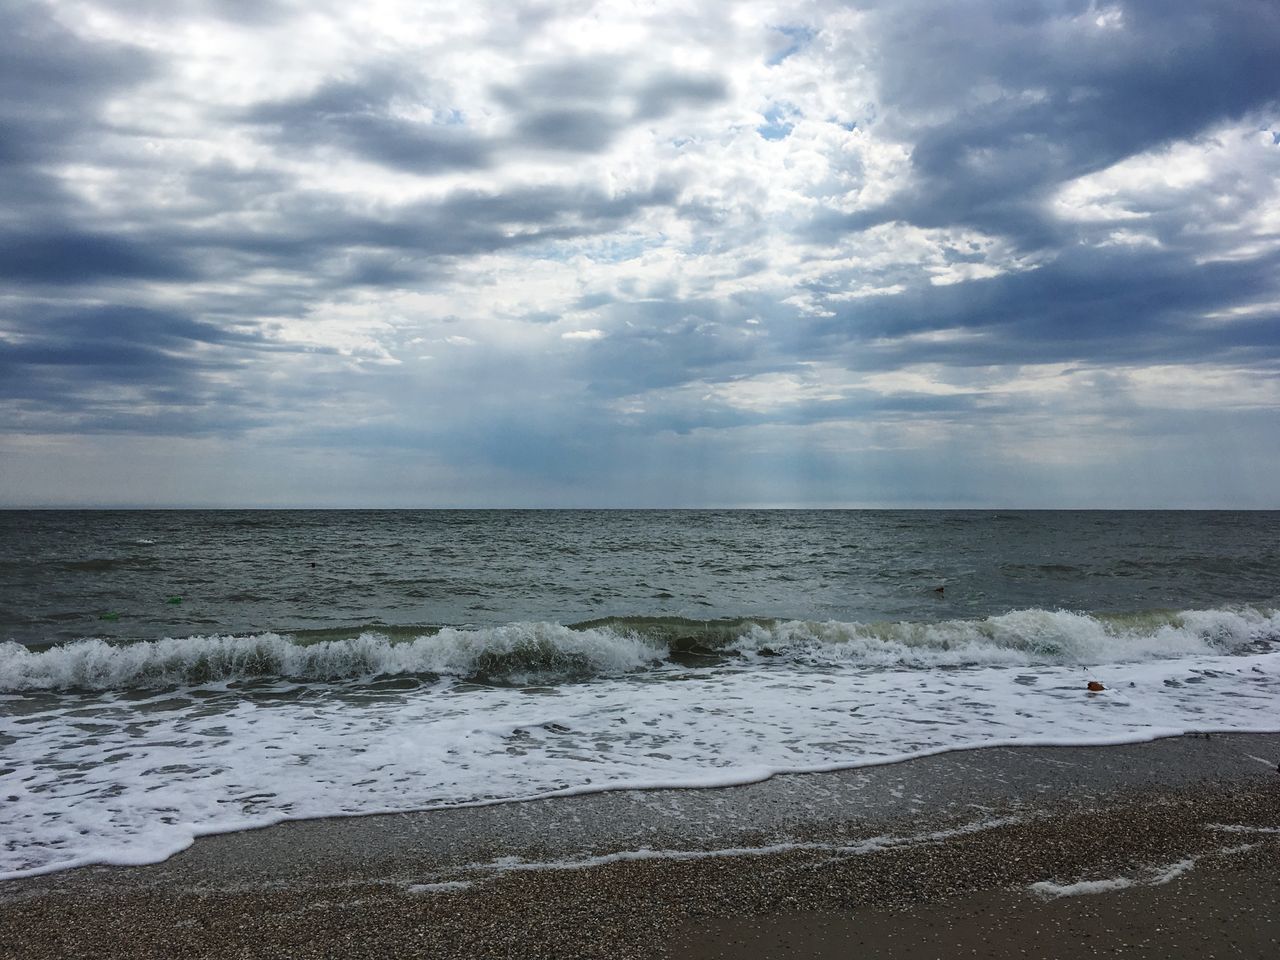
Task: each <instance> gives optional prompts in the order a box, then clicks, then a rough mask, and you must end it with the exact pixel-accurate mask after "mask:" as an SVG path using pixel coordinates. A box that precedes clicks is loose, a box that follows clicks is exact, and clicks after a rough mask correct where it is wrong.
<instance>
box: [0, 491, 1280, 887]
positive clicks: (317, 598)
mask: <svg viewBox="0 0 1280 960" xmlns="http://www.w3.org/2000/svg"><path fill="white" fill-rule="evenodd" d="M1091 683H1092V684H1093V686H1094V687H1095V689H1092V690H1091V689H1090V684H1091ZM1099 687H1100V688H1101V689H1097V688H1099ZM1213 731H1258V732H1263V731H1266V732H1278V731H1280V513H1276V512H1060V511H1030V512H1019V511H991V510H970V511H949V510H940V511H931V510H918V511H891V510H849V511H845V510H837V511H801V510H782V511H754V510H741V511H625V510H619V511H555V510H546V511H516V510H473V511H438V510H403V511H354V510H352V511H302V510H299V511H276V510H254V511H248V510H246V511H235V510H220V511H146V510H138V511H7V512H0V879H6V878H16V877H22V876H31V875H36V874H41V873H48V872H52V871H57V870H64V869H68V868H72V867H78V866H84V865H88V864H145V863H154V862H158V861H161V860H163V859H165V858H167V857H170V856H172V855H173V854H175V853H177V852H178V851H181V850H183V849H184V848H186V847H187V846H189V845H190V844H191V843H192V842H193V840H194V839H195V838H197V837H199V836H202V835H206V834H212V833H221V832H228V831H235V830H242V829H248V828H253V827H260V826H265V825H268V824H273V823H277V822H280V821H285V820H296V819H304V818H314V817H346V816H356V815H364V814H374V813H386V812H392V811H410V810H428V809H434V808H441V807H454V806H460V805H476V804H490V803H503V802H513V801H519V800H524V799H529V798H535V797H549V796H557V795H568V794H577V793H584V792H591V791H602V790H623V789H646V788H655V787H688V788H696V787H709V786H727V785H732V784H741V783H747V782H752V781H757V780H760V779H763V778H766V777H770V776H772V775H775V774H778V773H782V772H801V771H824V770H837V769H843V768H850V767H858V766H865V765H871V764H883V763H892V762H897V761H900V760H903V759H906V758H910V757H917V756H922V755H926V754H931V753H938V752H942V751H950V750H963V749H970V748H977V747H983V746H990V745H1015V744H1028V745H1030V744H1036V745H1046V744H1108V743H1120V742H1136V741H1143V740H1149V739H1155V738H1159V737H1167V736H1174V735H1178V734H1183V733H1188V732H1213Z"/></svg>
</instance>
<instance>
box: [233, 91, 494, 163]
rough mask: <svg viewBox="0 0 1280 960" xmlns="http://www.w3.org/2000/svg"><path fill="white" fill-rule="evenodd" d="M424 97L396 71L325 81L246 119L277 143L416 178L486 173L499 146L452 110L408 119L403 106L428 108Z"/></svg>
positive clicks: (259, 108)
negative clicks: (342, 155) (341, 154)
mask: <svg viewBox="0 0 1280 960" xmlns="http://www.w3.org/2000/svg"><path fill="white" fill-rule="evenodd" d="M423 99H424V96H423V92H422V91H420V90H419V89H418V88H417V87H416V86H415V85H414V84H413V83H412V82H410V80H409V78H407V77H403V76H400V75H398V74H397V73H396V72H395V71H394V70H392V69H379V70H373V71H370V72H369V73H368V74H366V75H365V76H362V77H361V78H360V79H358V80H337V81H331V82H329V83H326V84H323V85H322V86H321V87H320V88H319V89H317V90H315V91H314V92H312V93H311V94H308V95H306V96H302V97H295V98H291V99H286V100H276V101H270V102H265V103H259V104H258V105H256V106H254V107H253V108H251V109H250V110H248V111H247V112H245V114H244V119H245V120H247V121H248V122H249V123H251V124H254V125H259V126H262V127H265V128H267V129H269V130H270V131H272V136H273V137H274V139H275V140H276V141H277V142H280V143H282V144H286V145H289V146H291V147H294V148H298V149H303V150H313V149H323V150H334V149H337V150H343V151H346V152H349V153H352V154H355V155H357V156H360V157H363V158H364V159H366V160H371V161H373V162H375V163H381V164H384V165H385V166H388V167H393V168H396V169H399V170H407V171H411V172H414V173H424V174H431V173H442V172H445V171H449V170H459V169H479V168H483V167H485V166H488V165H489V163H490V161H491V153H492V150H493V145H492V144H491V143H490V142H488V141H487V140H486V139H485V138H484V137H480V136H477V135H476V134H475V133H474V132H472V131H471V130H469V129H468V128H467V126H466V125H465V123H464V122H463V118H462V117H461V116H460V115H458V114H456V113H452V112H450V113H446V114H445V115H444V116H443V117H441V118H440V119H439V120H438V121H437V120H434V119H433V120H431V121H418V120H408V119H404V118H403V117H401V116H398V115H396V113H395V107H396V106H397V105H402V106H403V107H405V108H408V107H410V106H420V105H421V103H422V102H423Z"/></svg>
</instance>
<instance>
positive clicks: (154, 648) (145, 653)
mask: <svg viewBox="0 0 1280 960" xmlns="http://www.w3.org/2000/svg"><path fill="white" fill-rule="evenodd" d="M345 632H346V633H347V634H348V635H347V636H335V633H337V631H332V630H327V631H324V632H323V638H322V637H321V636H316V635H307V634H306V633H295V634H280V633H263V634H257V635H253V636H193V637H182V638H166V639H163V640H149V641H138V642H133V643H108V642H106V641H104V640H101V639H85V640H77V641H74V642H71V643H66V644H61V645H58V646H54V647H50V648H47V649H44V650H32V649H30V648H28V647H25V646H22V645H20V644H17V643H12V642H9V643H3V644H0V691H6V692H17V691H24V690H63V689H87V690H110V689H126V688H131V687H151V686H167V685H190V684H210V683H220V682H227V681H235V680H249V679H268V678H282V679H289V680H296V681H309V682H321V681H339V680H352V679H357V678H361V677H375V676H388V675H407V674H413V675H429V676H435V677H438V678H452V679H456V680H465V681H472V682H481V683H498V684H531V683H556V682H572V681H581V680H588V679H591V678H593V677H604V676H618V675H622V674H627V673H633V672H636V671H640V670H645V669H652V668H656V667H662V666H672V665H679V666H682V667H692V668H698V667H705V666H715V665H723V664H738V665H742V666H746V667H750V666H751V665H763V664H764V663H765V662H766V661H769V660H772V659H778V658H781V659H782V660H785V661H786V662H788V663H792V664H797V665H811V666H815V667H864V668H879V667H896V668H903V667H905V668H920V669H928V668H937V667H961V666H974V665H987V666H1030V665H1035V664H1081V665H1087V664H1102V663H1123V662H1133V661H1142V660H1156V659H1167V658H1174V657H1184V656H1197V655H1204V654H1219V655H1220V654H1224V653H1225V654H1237V653H1239V654H1243V653H1251V652H1261V651H1265V650H1267V649H1270V648H1271V647H1272V646H1273V645H1275V644H1276V643H1277V642H1278V641H1280V611H1277V610H1272V609H1267V608H1255V607H1241V608H1238V609H1213V610H1188V611H1182V612H1161V611H1152V612H1146V613H1138V614H1126V615H1114V614H1110V615H1106V614H1099V615H1090V614H1084V613H1074V612H1071V611H1066V610H1042V609H1034V608H1033V609H1026V610H1014V611H1012V612H1010V613H1006V614H1001V615H999V616H993V617H987V618H985V619H981V620H943V621H936V622H883V623H846V622H839V621H825V622H819V621H798V620H789V621H778V620H762V619H744V620H713V621H698V620H683V619H678V618H609V619H605V620H596V621H590V622H588V623H581V624H576V625H572V626H565V625H561V624H556V623H510V624H506V625H503V626H497V627H485V628H477V629H459V628H453V627H445V628H441V629H434V628H425V627H423V628H403V627H400V628H385V627H377V628H372V627H371V628H367V629H362V630H353V631H345ZM352 633H354V634H355V635H354V636H352V635H350V634H352Z"/></svg>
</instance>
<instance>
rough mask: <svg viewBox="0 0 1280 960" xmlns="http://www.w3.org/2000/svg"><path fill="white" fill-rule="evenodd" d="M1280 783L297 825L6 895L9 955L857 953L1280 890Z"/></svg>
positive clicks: (647, 794) (987, 781)
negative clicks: (921, 927)
mask: <svg viewBox="0 0 1280 960" xmlns="http://www.w3.org/2000/svg"><path fill="white" fill-rule="evenodd" d="M1277 762H1280V735H1275V734H1215V735H1211V736H1208V737H1206V736H1204V735H1191V736H1183V737H1175V738H1169V739H1161V740H1153V741H1146V742H1141V743H1129V744H1124V745H1116V746H1091V747H1067V746H1059V747H1034V746H1019V747H982V748H977V749H973V750H963V751H951V752H948V753H942V754H934V755H931V756H927V757H923V758H917V759H912V760H906V761H902V762H899V763H895V764H892V765H882V766H874V767H858V768H853V769H845V770H841V771H837V772H831V773H807V774H783V775H777V776H774V777H771V778H769V779H766V780H762V781H758V782H756V783H753V784H748V785H743V786H733V787H703V788H696V789H678V790H662V789H658V790H648V791H637V790H627V791H617V792H609V793H592V794H578V795H574V796H562V797H555V798H549V799H543V800H531V801H523V802H517V803H506V804H495V805H491V806H484V807H459V808H450V809H445V810H435V811H426V812H421V813H411V814H384V815H375V816H365V817H354V818H341V819H326V820H309V821H295V822H290V823H284V824H280V825H277V826H272V827H265V828H261V829H256V830H252V831H246V832H240V833H229V834H220V835H212V836H208V837H204V838H201V839H199V840H197V841H196V842H195V844H194V845H193V846H192V847H190V848H189V849H188V850H186V851H184V852H183V853H180V854H178V855H176V856H174V857H172V858H170V859H169V860H167V861H164V862H163V863H159V864H154V865H150V866H140V867H84V868H78V869H74V870H68V871H63V872H59V873H53V874H46V875H43V876H35V877H28V878H23V879H19V880H10V881H3V882H0V956H14V957H19V956H21V957H33V958H34V957H42V956H50V957H52V956H66V957H77V956H86V957H87V956H96V957H134V956H137V957H150V956H156V957H159V956H166V955H188V956H208V957H218V956H237V957H240V956H245V957H249V956H263V957H266V956H279V955H282V954H286V953H287V954H289V955H293V956H327V955H332V954H333V953H335V952H337V953H340V954H342V955H344V956H382V955H387V954H389V953H395V952H399V953H401V954H402V955H406V956H422V957H441V958H445V957H459V958H462V957H472V956H475V957H479V956H512V957H517V956H522V957H542V956H547V957H551V956H583V957H586V956H612V957H623V956H631V957H655V958H656V957H662V956H668V955H669V956H681V955H686V954H687V955H690V956H713V955H714V956H720V955H723V956H742V957H748V956H756V955H761V956H763V955H766V954H753V953H750V952H746V953H743V952H739V953H708V952H706V950H708V949H712V948H714V949H717V950H723V949H727V948H728V945H729V944H730V941H731V940H732V939H733V938H732V937H731V936H728V935H727V934H725V932H724V931H725V930H729V929H739V928H741V929H744V930H745V929H747V926H744V925H749V924H752V923H754V924H756V928H757V932H758V935H757V936H756V937H755V938H754V939H753V940H752V942H751V943H748V944H746V948H748V949H749V948H752V944H756V945H759V944H760V943H767V942H768V936H769V935H771V934H767V933H764V932H760V931H763V930H766V929H767V930H772V931H773V932H774V933H777V932H778V931H779V930H782V931H783V932H784V933H785V935H786V936H788V937H790V938H791V940H790V941H788V942H800V941H801V940H803V939H804V937H805V936H807V935H808V933H811V932H813V931H815V930H818V929H822V930H825V931H827V933H826V934H824V935H829V937H830V938H832V939H831V942H833V943H834V942H839V939H838V934H839V932H840V931H841V930H843V931H844V932H845V933H846V934H848V933H849V931H850V929H851V928H849V927H848V925H847V916H848V911H850V910H854V909H857V910H872V909H879V910H885V909H890V908H892V909H898V910H903V909H915V910H921V909H923V910H925V911H926V912H928V911H930V910H933V911H935V914H931V915H936V916H939V917H940V916H942V914H938V913H936V911H937V910H942V909H944V908H943V907H942V906H939V905H942V904H945V903H948V902H951V901H954V900H956V898H961V899H963V898H964V897H970V898H972V897H979V898H981V897H982V896H988V897H990V896H996V897H997V899H1002V902H1003V901H1004V900H1008V901H1009V902H1014V901H1017V902H1022V901H1021V900H1019V898H1022V900H1025V899H1026V898H1027V897H1028V896H1030V895H1029V894H1026V893H1025V890H1026V888H1028V887H1029V886H1030V885H1031V884H1033V883H1042V882H1049V883H1057V884H1070V883H1075V882H1077V881H1081V880H1107V879H1113V878H1116V877H1121V876H1128V875H1129V874H1134V873H1135V871H1137V872H1139V873H1140V872H1141V871H1142V870H1145V869H1149V870H1158V869H1160V868H1162V867H1168V866H1169V865H1170V864H1176V863H1178V862H1181V861H1182V860H1185V859H1187V858H1188V857H1193V858H1195V857H1198V858H1200V859H1199V860H1198V861H1196V863H1197V866H1195V867H1194V868H1193V869H1191V870H1190V872H1189V873H1187V875H1186V876H1185V877H1179V878H1176V879H1172V880H1171V881H1170V882H1169V883H1168V887H1169V889H1170V890H1173V889H1175V888H1178V885H1179V884H1182V885H1184V886H1185V885H1186V884H1192V885H1195V884H1196V883H1198V882H1199V881H1197V880H1196V879H1195V878H1196V875H1197V871H1200V870H1219V869H1233V868H1234V867H1238V868H1239V870H1241V871H1244V872H1245V873H1247V874H1248V875H1250V876H1256V877H1258V878H1261V879H1260V880H1259V881H1258V882H1265V881H1266V878H1267V877H1268V876H1270V877H1271V878H1272V881H1273V882H1274V880H1275V879H1276V878H1280V869H1278V868H1277V863H1278V862H1280V834H1277V833H1274V832H1265V831H1249V830H1246V831H1242V832H1238V833H1237V832H1232V831H1229V830H1223V829H1218V828H1217V827H1215V826H1214V825H1215V824H1217V825H1220V826H1228V827H1229V826H1232V825H1239V826H1243V827H1246V828H1276V827H1280V778H1278V777H1277V774H1276V764H1277ZM1245 844H1253V846H1251V847H1249V849H1248V850H1237V851H1236V852H1235V853H1223V851H1224V850H1230V849H1232V848H1235V847H1241V846H1243V845H1245ZM1250 871H1252V872H1250ZM1130 879H1132V878H1130ZM1141 889H1146V887H1145V886H1143V885H1142V883H1141V882H1139V883H1138V886H1136V887H1132V888H1130V889H1129V890H1122V891H1119V892H1118V893H1105V894H1092V895H1090V896H1092V897H1093V898H1098V897H1101V898H1102V899H1103V900H1107V899H1108V898H1113V897H1118V896H1124V897H1127V898H1133V897H1135V896H1138V894H1136V893H1134V892H1133V891H1134V890H1141ZM1153 889H1154V888H1153ZM1162 889H1163V887H1162ZM1179 889H1181V888H1179ZM1271 889H1273V890H1280V888H1275V887H1272V888H1271ZM1019 891H1023V892H1022V893H1019ZM1144 896H1145V895H1144ZM1069 899H1071V900H1077V899H1079V898H1069ZM966 902H967V901H966ZM974 902H977V901H974ZM953 906H954V904H953ZM1024 907H1025V909H1026V910H1027V911H1029V915H1032V916H1035V917H1040V918H1043V917H1045V916H1049V915H1051V914H1053V912H1054V911H1053V910H1052V909H1050V908H1049V906H1044V909H1040V905H1037V903H1036V902H1035V901H1027V903H1026V904H1024ZM955 909H963V907H956V908H955ZM1153 909H1154V908H1153ZM833 912H834V915H835V917H836V919H835V920H833V919H832V914H833ZM1207 915H1208V914H1207ZM841 918H844V922H845V924H846V925H845V926H844V927H841V925H840V920H841ZM717 924H720V925H721V926H717ZM725 924H727V925H728V926H727V927H725V926H723V925H725ZM762 924H763V926H761V925H762ZM885 924H887V926H886V927H885V929H889V928H890V927H892V924H889V923H888V921H885ZM779 925H781V926H779ZM858 929H859V930H865V929H870V928H869V927H867V926H866V925H862V926H860V927H858ZM707 931H711V932H710V933H708V932H707ZM717 931H718V932H717ZM886 935H887V934H886ZM699 937H702V939H701V940H700V939H699ZM708 937H710V938H711V939H710V940H708V939H707V938H708ZM797 938H799V939H797ZM1015 939H1016V938H1015ZM339 944H340V945H341V946H340V947H339V946H338V945H339ZM779 949H781V948H779ZM699 950H702V951H703V952H702V953H699V952H698V951H699ZM7 951H14V952H12V953H10V952H7ZM673 951H674V952H673ZM813 955H815V956H818V955H821V954H818V953H814V954H813ZM895 955H896V954H895Z"/></svg>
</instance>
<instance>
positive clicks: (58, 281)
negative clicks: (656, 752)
mask: <svg viewBox="0 0 1280 960" xmlns="http://www.w3.org/2000/svg"><path fill="white" fill-rule="evenodd" d="M0 18H2V19H3V23H4V27H5V29H4V30H3V31H0V505H5V506H55V507H56V506H110V505H122V506H227V507H232V506H264V507H270V506H281V507H284V506H320V507H327V506H331V507H361V506H369V507H384V506H385V507H472V506H473V507H721V506H725V507H734V506H743V507H746V506H778V507H807V506H813V507H822V506H850V507H857V506H872V507H874V506H908V507H941V506H958V507H993V506H1005V507H1241V508H1252V507H1261V508H1280V362H1278V361H1280V4H1277V3H1275V2H1274V0H1150V2H1116V3H1111V2H1106V0H1099V2H1086V0H1060V2H1059V0H1039V2H1037V0H968V2H954V3H945V4H944V3H931V2H930V3H926V2H920V0H885V2H873V0H866V2H825V0H812V2H803V0H796V2H789V3H784V2H737V3H735V2H726V0H713V2H702V0H677V2H666V0H649V2H638V0H636V2H623V0H600V2H594V0H496V2H492V3H490V2H486V0H468V2H466V3H460V2H456V0H451V2H447V3H432V2H418V0H413V2H399V0H367V2H362V3H351V2H350V0H296V2H294V0H111V2H105V0H0Z"/></svg>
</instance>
